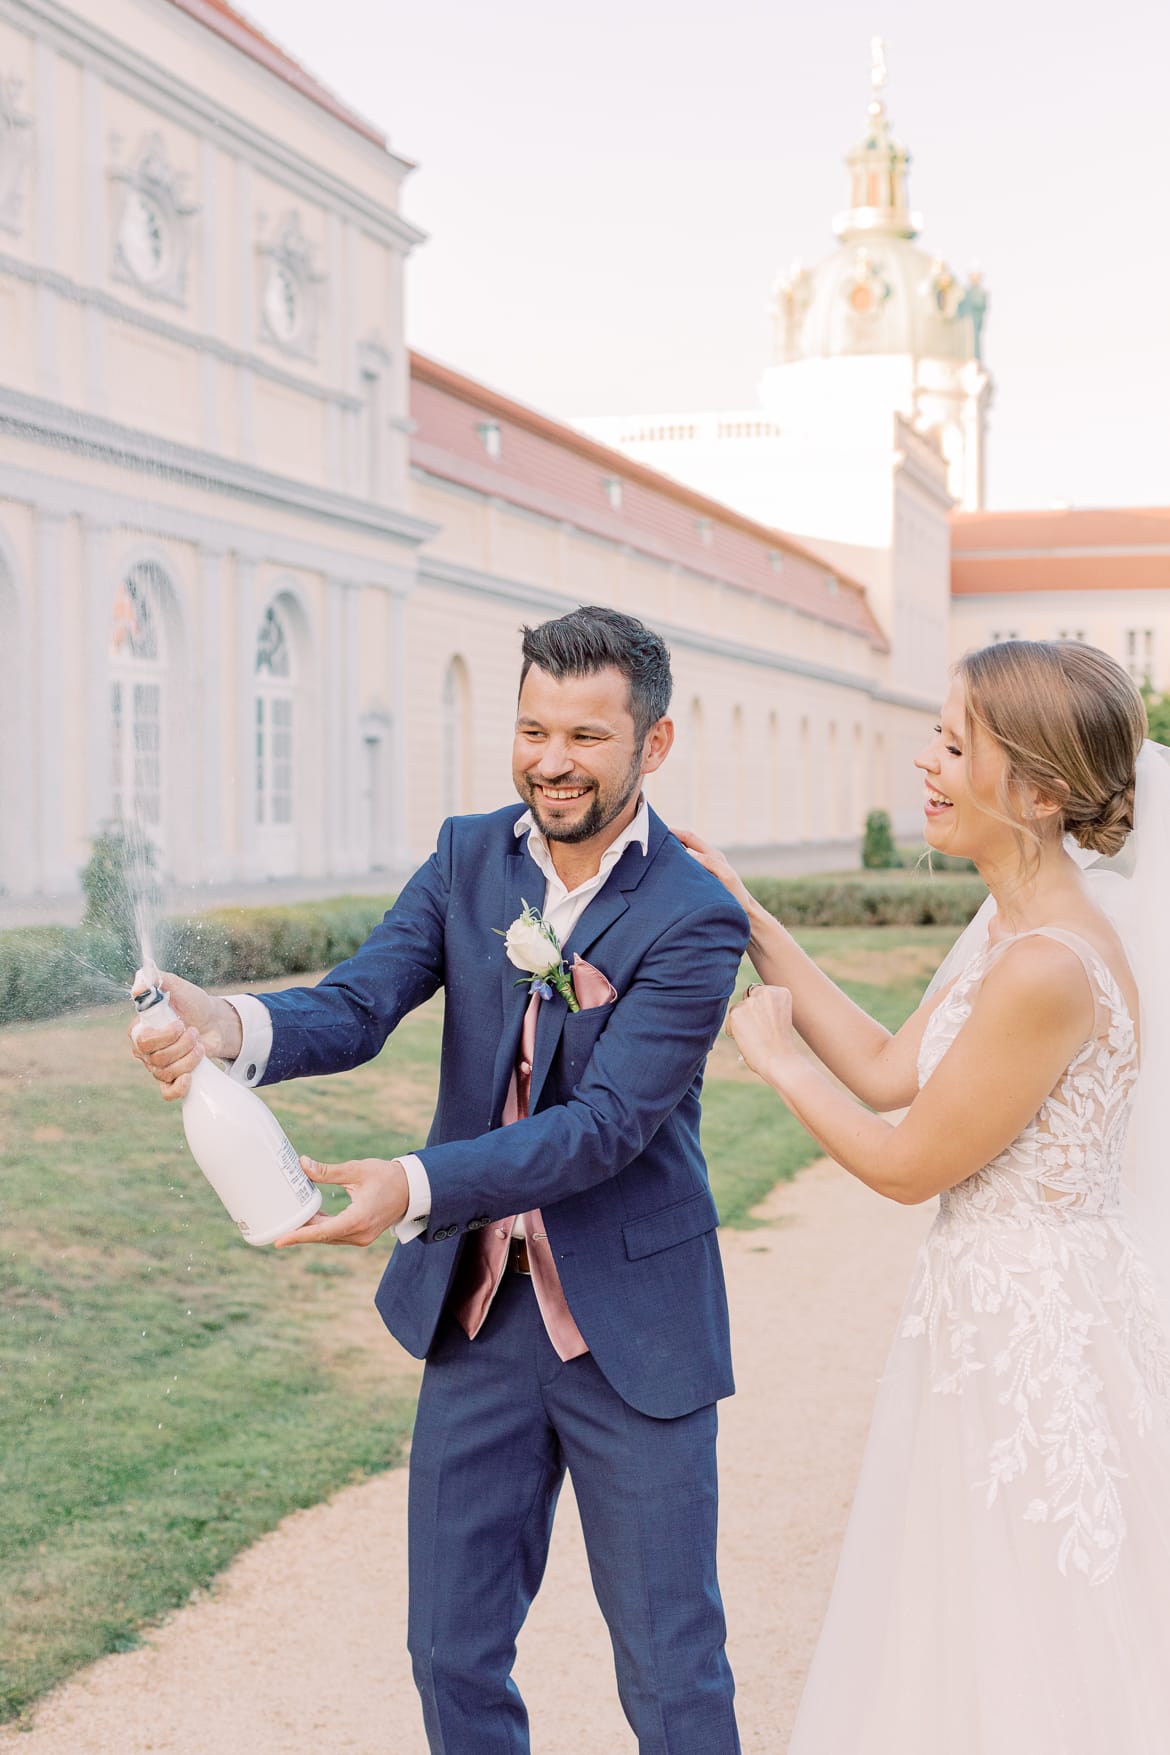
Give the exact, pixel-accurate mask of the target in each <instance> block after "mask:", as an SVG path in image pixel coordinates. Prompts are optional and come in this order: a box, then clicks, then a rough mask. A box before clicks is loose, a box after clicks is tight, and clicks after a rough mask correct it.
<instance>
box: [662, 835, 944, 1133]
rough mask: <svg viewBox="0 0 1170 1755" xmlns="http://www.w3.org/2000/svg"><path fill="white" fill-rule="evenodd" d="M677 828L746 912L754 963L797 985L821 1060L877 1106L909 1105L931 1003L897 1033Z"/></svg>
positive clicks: (807, 1032)
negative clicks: (857, 1000) (845, 989)
mask: <svg viewBox="0 0 1170 1755" xmlns="http://www.w3.org/2000/svg"><path fill="white" fill-rule="evenodd" d="M675 833H676V834H677V835H678V838H679V840H680V841H681V842H682V844H683V846H684V847H686V848H687V850H688V851H689V852H690V853H691V854H692V856H693V857H694V858H695V859H697V860H698V861H699V863H700V865H703V866H705V867H706V868H707V870H708V871H709V872H711V873H712V875H713V876H715V877H717V878H718V879H719V881H720V883H722V884H724V885H725V886H726V888H727V889H729V890H730V891H731V893H732V895H733V896H734V897H735V899H736V901H737V902H739V904H740V906H741V907H742V908H743V909H744V911H745V912H746V914H747V917H748V920H749V922H750V923H751V929H752V936H751V940H750V942H749V944H748V948H747V954H748V956H749V957H750V958H751V961H752V967H753V968H754V969H755V971H756V973H757V974H758V975H759V977H760V980H761V981H765V982H767V983H768V985H769V986H770V987H786V988H787V989H788V990H789V992H790V993H791V995H792V1021H793V1024H794V1025H795V1027H796V1030H797V1033H798V1034H799V1035H800V1036H801V1037H802V1038H803V1040H804V1041H805V1042H807V1043H808V1045H809V1047H810V1048H811V1049H812V1051H813V1053H814V1054H815V1055H816V1057H817V1059H818V1060H819V1061H821V1062H822V1063H823V1064H824V1065H825V1066H827V1067H828V1068H829V1070H830V1072H832V1073H833V1074H834V1075H835V1076H836V1077H837V1078H839V1079H840V1080H841V1083H842V1084H843V1085H845V1086H846V1088H847V1089H848V1090H850V1091H852V1092H853V1095H854V1096H855V1097H858V1098H860V1100H861V1102H863V1103H867V1104H869V1106H870V1107H871V1108H873V1109H902V1108H904V1107H905V1106H906V1104H907V1103H909V1102H910V1101H911V1099H912V1097H913V1096H914V1093H915V1091H916V1090H917V1088H918V1077H917V1062H918V1048H919V1044H920V1043H921V1041H922V1032H923V1029H924V1027H925V1023H926V1018H927V1015H928V1014H929V1011H930V1010H931V1007H930V1006H927V1007H919V1009H918V1010H917V1011H915V1012H914V1013H913V1014H912V1015H911V1016H910V1017H909V1018H908V1019H907V1020H906V1022H905V1023H904V1024H903V1025H902V1028H901V1029H900V1030H899V1031H898V1032H897V1033H896V1034H891V1032H890V1031H889V1030H887V1029H886V1027H885V1025H884V1024H879V1023H878V1021H877V1019H876V1018H871V1017H870V1015H869V1013H868V1012H867V1011H863V1010H862V1008H861V1006H859V1005H855V1004H854V1002H853V1001H852V1000H851V999H850V997H849V995H848V994H847V993H842V991H841V989H840V988H839V987H838V986H837V983H836V982H835V981H833V980H831V979H830V978H829V976H828V975H826V974H825V973H824V971H823V970H821V969H818V968H817V965H816V964H815V963H814V962H813V960H812V958H811V957H810V956H808V955H807V953H806V952H804V951H802V950H801V948H800V946H799V945H798V944H797V942H796V940H795V939H794V938H793V937H792V934H791V933H790V932H788V931H787V930H786V929H785V928H784V927H783V926H781V924H780V922H779V921H778V920H776V919H775V918H774V917H773V916H772V915H771V914H769V913H768V910H767V909H766V908H764V907H763V906H762V905H761V904H760V903H759V902H757V901H756V899H755V897H754V896H753V895H752V894H751V892H750V891H749V890H748V889H747V887H746V885H745V884H744V882H743V879H742V878H741V877H740V876H739V875H738V873H737V872H736V871H735V870H734V868H733V867H732V865H731V863H730V861H729V860H728V859H727V858H726V857H725V856H724V855H723V854H722V853H720V852H719V850H718V848H715V847H712V846H711V845H710V844H709V843H708V842H706V841H703V840H701V839H700V838H699V836H698V835H692V834H691V833H690V832H689V831H686V830H676V831H675ZM932 1004H933V1002H932Z"/></svg>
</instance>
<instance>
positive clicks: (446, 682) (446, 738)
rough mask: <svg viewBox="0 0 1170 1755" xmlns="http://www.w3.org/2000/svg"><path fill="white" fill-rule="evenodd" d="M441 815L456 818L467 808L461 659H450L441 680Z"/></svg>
mask: <svg viewBox="0 0 1170 1755" xmlns="http://www.w3.org/2000/svg"><path fill="white" fill-rule="evenodd" d="M442 764H443V765H442V777H443V793H442V798H443V815H444V816H445V817H454V816H459V815H460V814H461V813H462V812H463V811H466V810H469V809H470V806H471V798H470V794H471V772H470V770H471V685H470V683H469V681H468V676H467V666H466V664H465V663H464V662H463V660H462V658H453V659H452V660H451V662H450V664H449V665H448V666H447V669H446V673H445V675H444V677H443V701H442Z"/></svg>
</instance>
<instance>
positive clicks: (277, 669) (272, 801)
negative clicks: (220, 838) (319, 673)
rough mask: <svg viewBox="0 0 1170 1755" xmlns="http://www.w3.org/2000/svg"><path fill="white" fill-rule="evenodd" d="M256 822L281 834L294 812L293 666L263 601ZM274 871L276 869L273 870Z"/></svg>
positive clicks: (270, 834) (274, 612) (275, 615)
mask: <svg viewBox="0 0 1170 1755" xmlns="http://www.w3.org/2000/svg"><path fill="white" fill-rule="evenodd" d="M255 669H256V745H255V755H256V766H255V790H256V826H257V828H258V829H259V830H261V831H262V832H264V833H266V834H267V838H268V839H269V840H270V841H273V840H281V839H284V838H287V837H288V835H289V833H290V831H291V830H292V827H293V821H294V816H295V806H294V799H295V789H294V778H295V747H294V740H293V731H294V727H293V669H292V656H291V653H290V650H289V640H288V630H287V627H286V625H285V620H284V617H283V616H282V615H281V613H280V610H279V609H278V608H277V606H276V605H275V604H269V606H268V608H267V609H266V610H265V612H264V619H263V621H262V622H261V623H260V631H259V633H258V635H257V637H256V666H255ZM274 875H278V874H274Z"/></svg>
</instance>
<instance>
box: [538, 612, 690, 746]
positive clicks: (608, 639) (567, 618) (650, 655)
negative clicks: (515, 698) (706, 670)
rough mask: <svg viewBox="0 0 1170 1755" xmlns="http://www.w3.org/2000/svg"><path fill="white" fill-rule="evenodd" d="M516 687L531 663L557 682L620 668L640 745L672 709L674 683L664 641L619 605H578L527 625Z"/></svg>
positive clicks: (668, 654)
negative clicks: (616, 606)
mask: <svg viewBox="0 0 1170 1755" xmlns="http://www.w3.org/2000/svg"><path fill="white" fill-rule="evenodd" d="M523 633H524V646H523V652H524V663H523V666H522V668H521V671H520V687H521V688H523V687H524V678H525V677H526V676H527V675H528V672H529V671H530V670H531V668H532V666H533V665H534V664H535V665H536V667H537V669H538V670H543V671H545V672H546V674H547V675H549V676H554V677H556V678H557V680H558V681H561V680H563V679H564V678H565V677H567V676H592V675H593V673H594V672H595V671H598V670H620V671H621V673H622V675H623V676H624V677H625V678H626V680H627V682H628V683H629V685H630V712H631V714H632V715H633V720H634V733H635V736H636V737H637V739H638V742H639V743H641V741H642V739H643V738H644V737H645V736H646V733H647V732H648V731H649V730H650V727H651V726H652V725H656V724H657V723H658V721H659V720H660V719H661V718H663V717H664V716H665V714H667V713H668V712H669V711H670V695H671V689H672V687H673V684H672V681H671V675H670V653H669V651H668V650H667V646H666V642H665V641H664V640H663V639H662V638H661V636H660V635H658V634H656V633H654V631H653V629H651V628H648V627H647V626H646V624H645V623H644V622H640V621H638V620H637V618H636V617H635V616H632V615H623V614H622V612H621V610H620V609H605V608H602V607H600V606H599V605H597V604H582V606H581V608H580V609H574V610H570V612H569V614H568V615H562V616H558V617H557V618H556V620H555V621H551V622H541V624H540V626H539V627H538V628H525V629H524V630H523Z"/></svg>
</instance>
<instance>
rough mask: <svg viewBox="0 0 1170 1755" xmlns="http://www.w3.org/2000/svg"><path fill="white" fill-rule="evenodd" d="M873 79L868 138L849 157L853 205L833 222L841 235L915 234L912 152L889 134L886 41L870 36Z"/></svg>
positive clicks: (836, 230) (916, 230) (902, 235)
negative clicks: (911, 200) (885, 95)
mask: <svg viewBox="0 0 1170 1755" xmlns="http://www.w3.org/2000/svg"><path fill="white" fill-rule="evenodd" d="M869 47H870V58H871V65H870V74H869V82H870V87H871V90H872V96H871V98H870V101H869V116H868V120H867V123H866V130H865V135H864V138H863V139H862V140H861V141H860V142H859V144H858V145H857V146H855V147H854V148H853V151H852V152H851V153H850V154H849V157H848V160H847V161H846V162H847V163H848V165H849V170H850V174H851V177H852V195H853V199H852V204H851V205H850V207H849V208H848V209H847V211H846V212H845V213H842V214H840V215H839V216H838V217H837V219H836V220H835V221H834V222H833V230H834V231H835V232H836V233H837V236H838V237H840V238H854V237H862V236H865V235H870V236H872V235H873V234H875V233H877V234H881V235H884V236H886V237H894V238H913V237H917V235H918V231H919V220H918V215H917V214H914V213H911V212H910V192H909V185H908V176H907V173H908V170H909V165H910V154H909V153H908V152H907V151H906V149H905V147H904V146H899V145H898V144H897V142H896V141H895V140H894V139H893V138H892V136H891V134H890V120H889V117H888V116H887V115H886V105H885V99H884V97H883V95H882V94H883V92H884V91H885V88H886V86H887V84H888V83H889V77H890V74H889V68H888V66H887V64H886V45H885V43H884V42H883V40H882V38H881V37H873V38H871V40H870V45H869Z"/></svg>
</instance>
